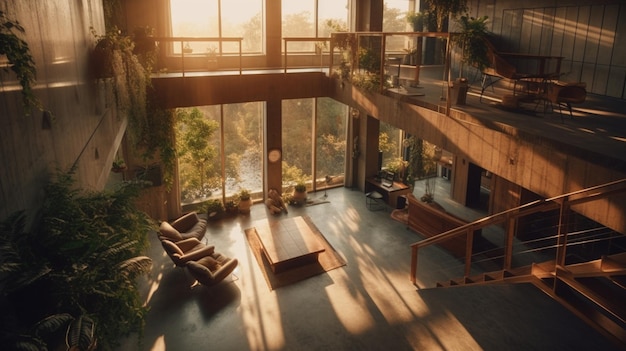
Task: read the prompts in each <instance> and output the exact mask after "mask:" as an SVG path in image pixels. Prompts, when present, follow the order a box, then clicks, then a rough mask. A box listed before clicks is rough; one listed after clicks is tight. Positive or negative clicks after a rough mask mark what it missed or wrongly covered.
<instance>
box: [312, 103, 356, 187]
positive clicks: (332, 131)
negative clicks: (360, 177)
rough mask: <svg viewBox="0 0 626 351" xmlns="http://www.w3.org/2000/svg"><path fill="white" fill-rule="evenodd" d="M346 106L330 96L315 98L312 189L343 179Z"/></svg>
mask: <svg viewBox="0 0 626 351" xmlns="http://www.w3.org/2000/svg"><path fill="white" fill-rule="evenodd" d="M347 116H348V106H346V105H344V104H342V103H340V102H337V101H335V100H333V99H330V98H318V99H317V113H316V119H315V120H316V125H315V135H316V138H315V139H316V141H315V142H316V144H315V181H316V183H315V186H316V189H321V188H326V187H331V186H334V185H339V184H343V183H344V173H345V167H346V145H347V143H346V136H347V123H348V118H347Z"/></svg>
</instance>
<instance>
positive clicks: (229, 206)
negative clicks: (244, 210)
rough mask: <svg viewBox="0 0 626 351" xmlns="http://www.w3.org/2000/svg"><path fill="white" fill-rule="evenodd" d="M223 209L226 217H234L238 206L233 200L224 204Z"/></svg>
mask: <svg viewBox="0 0 626 351" xmlns="http://www.w3.org/2000/svg"><path fill="white" fill-rule="evenodd" d="M224 209H225V211H226V214H227V215H228V216H234V215H236V214H237V213H238V212H239V204H238V203H237V202H236V201H235V200H228V201H226V203H225V204H224Z"/></svg>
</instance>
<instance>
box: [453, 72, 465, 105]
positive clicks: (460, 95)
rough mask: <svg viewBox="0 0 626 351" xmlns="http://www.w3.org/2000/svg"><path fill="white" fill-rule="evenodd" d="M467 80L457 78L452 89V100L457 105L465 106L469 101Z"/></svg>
mask: <svg viewBox="0 0 626 351" xmlns="http://www.w3.org/2000/svg"><path fill="white" fill-rule="evenodd" d="M467 89H468V83H467V78H457V79H456V80H455V81H454V83H453V85H452V86H451V87H450V100H451V102H452V103H453V104H455V105H465V101H466V99H467Z"/></svg>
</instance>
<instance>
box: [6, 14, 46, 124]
mask: <svg viewBox="0 0 626 351" xmlns="http://www.w3.org/2000/svg"><path fill="white" fill-rule="evenodd" d="M24 33H25V29H24V27H22V25H21V24H20V23H19V22H18V21H17V20H11V19H9V18H8V17H7V16H6V14H5V13H4V12H3V11H0V55H5V56H6V57H7V59H8V60H9V63H10V65H9V67H10V69H11V70H12V71H13V72H14V73H15V75H16V76H17V80H18V81H19V83H20V85H21V86H22V104H23V106H24V111H25V113H26V114H27V115H28V114H29V113H30V112H29V111H30V109H31V108H33V107H34V108H37V109H39V110H41V109H42V107H41V103H40V102H39V99H37V97H36V96H35V94H34V93H33V85H35V77H36V75H37V68H36V67H35V61H34V59H33V56H32V55H31V53H30V48H29V47H28V43H27V42H26V41H25V40H23V39H21V38H20V37H19V35H23V34H24ZM4 69H5V70H7V68H6V67H5V68H4Z"/></svg>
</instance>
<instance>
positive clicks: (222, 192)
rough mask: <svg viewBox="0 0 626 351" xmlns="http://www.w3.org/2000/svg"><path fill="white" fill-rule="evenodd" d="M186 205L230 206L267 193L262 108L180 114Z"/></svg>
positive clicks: (202, 109) (251, 104) (179, 150)
mask: <svg viewBox="0 0 626 351" xmlns="http://www.w3.org/2000/svg"><path fill="white" fill-rule="evenodd" d="M176 117H177V128H176V139H177V145H176V147H177V154H178V161H179V162H178V163H179V184H180V189H181V200H182V203H183V204H190V203H195V202H200V201H204V200H206V199H215V198H217V199H220V200H226V199H228V198H231V197H233V196H234V195H236V194H237V193H238V192H239V191H240V190H242V189H246V190H249V191H250V192H251V193H252V195H253V197H254V198H261V197H262V190H263V158H262V157H261V156H262V150H263V129H262V128H263V118H264V103H262V102H247V103H240V104H228V105H214V106H199V107H194V108H184V109H178V110H177V111H176Z"/></svg>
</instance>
